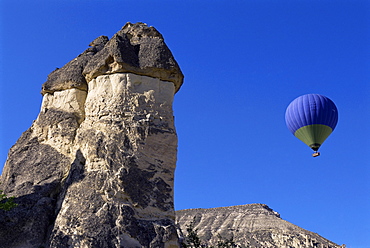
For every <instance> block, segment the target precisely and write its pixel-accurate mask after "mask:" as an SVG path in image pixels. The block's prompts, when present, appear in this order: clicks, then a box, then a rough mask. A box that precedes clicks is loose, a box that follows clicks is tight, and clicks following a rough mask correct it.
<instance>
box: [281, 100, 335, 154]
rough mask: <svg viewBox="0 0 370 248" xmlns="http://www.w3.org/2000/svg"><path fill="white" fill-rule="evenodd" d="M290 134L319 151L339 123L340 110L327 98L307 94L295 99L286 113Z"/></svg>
mask: <svg viewBox="0 0 370 248" xmlns="http://www.w3.org/2000/svg"><path fill="white" fill-rule="evenodd" d="M285 121H286V124H287V127H288V129H289V130H290V132H292V133H293V134H294V136H296V137H297V138H299V139H300V140H302V141H303V142H304V143H305V144H306V145H308V146H309V147H311V148H312V149H313V150H314V151H317V150H318V149H319V147H320V146H321V145H322V143H323V142H324V141H325V140H326V138H327V137H328V136H329V135H330V134H331V133H332V132H333V130H334V129H335V126H336V125H337V122H338V110H337V107H336V106H335V104H334V102H333V101H332V100H330V99H329V98H327V97H326V96H323V95H319V94H307V95H303V96H300V97H298V98H296V99H294V100H293V101H292V102H291V103H290V104H289V106H288V108H287V110H286V112H285Z"/></svg>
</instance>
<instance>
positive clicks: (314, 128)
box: [294, 124, 333, 150]
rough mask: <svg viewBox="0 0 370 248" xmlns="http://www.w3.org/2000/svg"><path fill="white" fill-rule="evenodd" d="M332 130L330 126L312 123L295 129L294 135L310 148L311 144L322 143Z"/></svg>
mask: <svg viewBox="0 0 370 248" xmlns="http://www.w3.org/2000/svg"><path fill="white" fill-rule="evenodd" d="M332 132H333V129H332V128H331V127H328V126H326V125H322V124H314V125H308V126H304V127H301V128H300V129H298V130H297V131H295V133H294V136H296V137H297V138H298V139H300V140H302V141H303V143H305V144H306V145H308V146H310V147H311V148H312V146H317V145H318V146H320V145H322V143H324V141H325V140H326V138H327V137H328V136H329V135H330V134H331V133H332ZM314 144H315V145H314ZM317 148H318V147H317ZM316 150H317V149H316Z"/></svg>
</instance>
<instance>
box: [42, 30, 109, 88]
mask: <svg viewBox="0 0 370 248" xmlns="http://www.w3.org/2000/svg"><path fill="white" fill-rule="evenodd" d="M107 42H108V37H107V36H99V37H98V38H96V39H95V40H93V41H92V42H91V43H90V46H91V47H89V48H88V49H86V51H84V52H83V53H81V54H80V55H78V57H77V58H75V59H73V60H72V61H70V62H69V63H67V64H66V65H64V66H63V67H62V68H60V69H59V68H57V69H55V70H54V71H53V72H51V73H50V74H49V76H48V79H47V81H46V82H45V83H44V84H43V85H42V91H41V94H42V95H44V94H45V93H53V92H55V91H61V90H66V89H71V88H77V89H80V90H85V91H87V82H86V79H85V77H84V76H83V75H82V71H83V69H84V67H85V66H86V64H87V62H88V61H89V60H90V59H91V58H92V57H93V56H94V55H95V54H96V53H97V52H98V51H100V50H101V49H103V47H104V45H105V44H106V43H107Z"/></svg>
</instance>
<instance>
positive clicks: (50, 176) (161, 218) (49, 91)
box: [0, 23, 183, 248]
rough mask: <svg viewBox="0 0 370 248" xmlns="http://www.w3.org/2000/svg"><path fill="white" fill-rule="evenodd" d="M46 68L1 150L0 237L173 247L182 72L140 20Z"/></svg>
mask: <svg viewBox="0 0 370 248" xmlns="http://www.w3.org/2000/svg"><path fill="white" fill-rule="evenodd" d="M90 46H91V47H90V48H88V49H87V50H86V51H85V52H83V53H82V54H80V55H79V56H78V57H77V58H75V59H74V60H72V61H71V62H69V63H67V64H66V65H65V66H64V67H62V68H60V69H57V70H55V71H53V72H52V73H51V74H50V75H49V76H48V80H47V82H45V83H44V85H43V86H42V94H43V102H42V106H41V111H40V114H39V115H38V117H37V119H36V120H35V121H34V123H33V124H32V126H31V127H30V128H29V129H28V130H27V131H26V132H25V133H23V134H22V136H21V137H20V139H19V140H18V141H17V143H16V144H15V145H14V146H13V147H12V148H11V149H10V151H9V155H8V160H7V161H6V164H5V166H4V170H3V174H2V178H1V181H2V182H1V183H2V184H1V188H2V189H3V190H4V192H5V193H6V194H7V195H8V196H15V197H16V198H15V202H16V203H18V206H17V207H16V208H15V209H13V210H11V211H9V212H2V213H1V214H0V244H1V245H2V247H8V248H16V247H22V248H28V247H30V248H31V247H32V248H33V247H58V248H62V247H81V248H84V247H178V246H179V243H178V235H177V231H176V227H175V213H174V204H173V181H174V170H175V166H176V154H177V135H176V131H175V127H174V120H173V111H172V102H173V97H174V94H175V92H176V91H178V90H179V88H180V86H181V84H182V82H183V74H182V73H181V70H180V68H179V66H178V64H177V63H176V61H175V59H174V58H173V56H172V53H171V52H170V50H169V49H168V47H167V46H166V44H165V43H164V40H163V37H162V35H161V34H160V33H159V32H158V31H157V30H156V29H155V28H153V27H148V26H147V25H145V24H143V23H136V24H131V23H128V24H126V25H125V26H124V27H123V28H122V30H120V31H119V32H118V33H117V34H115V35H114V36H113V37H112V38H111V39H110V40H108V38H107V37H105V36H101V37H98V38H97V39H95V40H94V41H93V42H92V43H91V44H90Z"/></svg>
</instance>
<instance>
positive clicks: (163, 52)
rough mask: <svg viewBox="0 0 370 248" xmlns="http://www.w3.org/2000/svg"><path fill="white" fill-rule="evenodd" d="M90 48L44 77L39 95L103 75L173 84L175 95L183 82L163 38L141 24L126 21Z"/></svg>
mask: <svg viewBox="0 0 370 248" xmlns="http://www.w3.org/2000/svg"><path fill="white" fill-rule="evenodd" d="M90 46H91V47H90V48H88V49H87V50H86V51H84V52H83V53H82V54H80V55H79V56H78V57H77V58H75V59H73V60H72V61H70V62H69V63H67V64H66V65H64V66H63V67H62V68H60V69H56V70H55V71H53V72H51V73H50V74H49V76H48V79H47V81H46V82H45V83H44V84H43V86H42V91H41V93H42V94H43V95H44V94H45V93H53V92H55V91H60V90H65V89H70V88H78V89H81V90H85V91H87V82H89V81H91V80H92V79H94V78H96V77H98V76H100V75H106V74H112V73H117V72H126V73H134V74H138V75H144V76H149V77H154V78H158V79H160V80H163V81H169V82H172V83H174V85H175V91H176V92H177V91H178V90H179V89H180V87H181V85H182V83H183V80H184V75H183V74H182V72H181V70H180V67H179V65H178V64H177V62H176V60H175V59H174V57H173V55H172V53H171V51H170V49H169V48H168V47H167V45H166V44H165V42H164V39H163V36H162V35H161V34H160V33H159V32H158V31H157V30H156V29H155V28H154V27H148V25H147V24H145V23H141V22H138V23H134V24H132V23H130V22H128V23H127V24H126V25H125V26H123V27H122V29H121V30H120V31H118V32H117V33H116V34H115V35H114V36H113V37H112V38H111V39H110V40H108V37H106V36H100V37H98V38H96V39H95V40H94V41H92V42H91V43H90Z"/></svg>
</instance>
